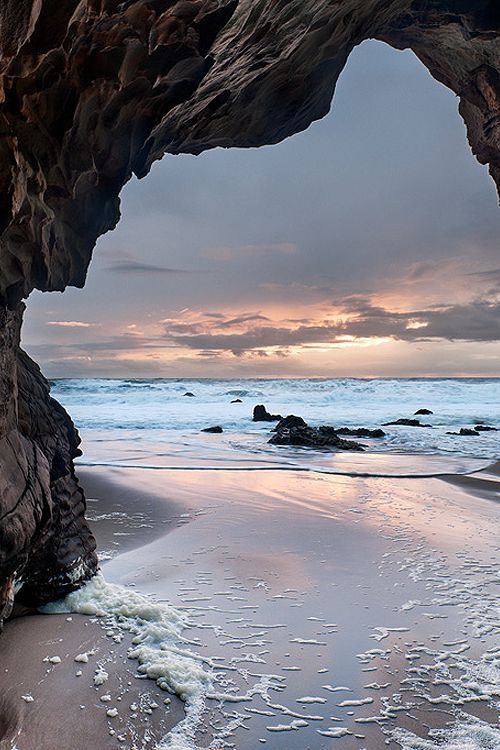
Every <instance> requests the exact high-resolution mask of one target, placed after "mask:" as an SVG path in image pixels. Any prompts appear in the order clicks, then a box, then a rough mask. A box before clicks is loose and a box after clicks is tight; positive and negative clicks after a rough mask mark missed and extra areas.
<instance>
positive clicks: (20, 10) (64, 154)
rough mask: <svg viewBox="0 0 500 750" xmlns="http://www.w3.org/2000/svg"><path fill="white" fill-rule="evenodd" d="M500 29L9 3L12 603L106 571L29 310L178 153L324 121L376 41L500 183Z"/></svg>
mask: <svg viewBox="0 0 500 750" xmlns="http://www.w3.org/2000/svg"><path fill="white" fill-rule="evenodd" d="M499 26H500V5H499V4H498V2H497V0H476V1H475V2H472V1H471V0H447V1H446V0H179V1H178V2H174V1H173V0H139V1H134V0H121V1H120V0H65V1H64V2H61V1H60V0H2V3H0V55H1V57H0V165H1V169H0V441H1V445H0V461H1V467H2V479H1V484H0V524H1V528H0V610H1V609H2V607H3V608H4V609H5V610H7V609H8V606H9V602H10V601H11V599H12V591H13V582H14V581H16V582H17V585H19V581H24V587H23V591H24V593H25V596H26V598H27V599H29V598H31V599H33V600H36V599H37V598H46V597H47V596H50V595H53V594H55V593H58V592H63V591H64V590H65V588H66V587H67V586H68V585H77V584H78V582H79V581H81V580H83V579H84V578H85V576H87V575H90V574H91V572H92V571H93V570H94V569H95V564H96V563H95V557H94V552H93V542H92V539H91V537H90V536H89V533H88V530H87V528H86V526H85V523H84V520H83V507H84V502H83V497H82V494H81V491H80V489H79V488H78V484H77V482H76V480H75V477H74V470H73V467H72V459H73V456H74V454H75V451H76V450H77V448H76V442H77V440H76V436H75V433H74V431H73V427H72V425H71V423H70V422H69V420H68V418H67V416H66V415H65V414H64V412H63V411H62V410H61V409H60V407H58V406H57V405H56V404H55V402H53V401H51V400H50V396H49V394H48V388H47V385H46V383H45V381H44V380H43V378H42V377H41V375H40V374H39V373H38V371H37V370H36V367H35V366H34V365H33V364H32V363H30V362H29V360H28V359H27V358H26V357H25V356H24V355H22V354H20V353H19V350H18V339H19V325H20V317H21V312H20V310H19V307H18V305H19V303H20V302H21V300H22V299H23V298H26V297H27V296H28V295H29V293H30V292H31V291H32V290H33V289H35V288H36V289H41V290H63V289H64V288H65V287H66V286H68V285H74V286H83V284H84V282H85V276H86V271H87V267H88V264H89V262H90V258H91V254H92V250H93V247H94V245H95V242H96V239H97V238H98V237H99V235H101V234H103V233H104V232H106V231H107V230H109V229H111V228H113V227H114V226H115V224H116V222H117V221H118V218H119V197H118V196H119V193H120V190H121V188H122V186H123V185H124V184H125V183H126V182H127V180H129V179H130V177H131V176H132V175H133V174H136V175H137V176H139V177H142V176H144V175H145V174H146V173H147V172H148V170H149V169H150V167H151V164H152V162H153V161H154V160H155V159H159V158H161V156H162V155H163V154H164V153H166V152H169V153H181V152H182V153H199V152H201V151H203V150H204V149H207V148H213V147H215V146H225V147H229V146H241V147H245V146H259V145H263V144H267V143H276V142H278V141H280V140H282V139H283V138H286V137H287V136H289V135H291V134H293V133H295V132H297V131H299V130H303V129H305V128H307V127H308V125H309V124H310V123H311V122H312V121H313V120H315V119H318V118H320V117H322V116H323V115H325V114H326V112H327V111H328V109H329V107H330V103H331V99H332V96H333V93H334V90H335V84H336V81H337V79H338V76H339V74H340V72H341V71H342V69H343V67H344V65H345V63H346V61H347V58H348V56H349V54H350V52H351V51H352V49H353V48H354V47H355V46H356V45H357V44H359V43H360V42H362V41H363V40H364V39H367V38H375V39H380V40H382V41H385V42H387V43H388V44H391V45H393V46H394V47H397V48H401V49H403V48H411V49H412V50H413V51H414V52H415V54H416V55H418V57H419V58H420V59H421V60H422V62H423V63H424V65H425V66H426V67H427V68H428V69H429V71H430V73H431V74H432V75H433V76H434V77H435V78H437V79H438V80H439V81H441V82H442V83H444V84H445V85H446V86H448V87H449V88H450V89H452V90H453V91H454V92H455V93H456V94H457V95H458V96H459V97H460V104H459V109H460V113H461V115H462V117H463V119H464V121H465V123H466V126H467V134H468V138H469V142H470V145H471V148H472V150H473V151H474V153H475V155H476V156H477V158H478V159H479V161H480V162H481V163H483V164H488V165H489V169H490V172H491V175H492V177H493V178H494V180H495V181H496V182H497V185H500V45H499V34H500V32H499ZM165 201H168V195H167V196H165ZM26 393H29V394H30V398H26V395H25V394H26ZM0 616H1V611H0Z"/></svg>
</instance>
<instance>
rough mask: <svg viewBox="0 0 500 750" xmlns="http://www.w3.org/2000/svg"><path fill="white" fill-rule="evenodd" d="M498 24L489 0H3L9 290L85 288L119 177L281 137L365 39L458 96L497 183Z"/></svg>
mask: <svg viewBox="0 0 500 750" xmlns="http://www.w3.org/2000/svg"><path fill="white" fill-rule="evenodd" d="M499 26H500V23H499V12H498V10H497V9H496V5H495V4H494V3H492V2H491V0H476V1H475V2H472V0H470V1H467V0H462V1H461V2H458V0H433V2H423V1H422V0H343V1H342V2H339V1H338V0H288V2H275V0H184V1H181V2H175V0H135V1H134V0H126V2H123V0H66V1H65V2H60V3H57V2H54V0H4V2H3V3H1V5H0V53H1V55H0V127H1V133H2V139H1V147H0V164H1V170H0V189H1V194H2V204H1V207H0V236H1V245H0V301H2V300H3V302H4V303H9V304H13V303H15V302H16V301H18V300H19V299H21V298H22V297H25V296H26V295H28V294H29V292H30V291H31V290H32V289H34V288H37V289H41V290H62V289H64V288H65V287H66V286H67V285H74V286H83V284H84V282H85V276H86V272H87V266H88V264H89V261H90V258H91V254H92V250H93V247H94V245H95V242H96V239H97V238H98V237H99V235H101V234H103V233H104V232H106V231H108V230H109V229H111V228H113V227H114V226H115V225H116V223H117V221H118V219H119V215H120V214H119V193H120V190H121V188H122V187H123V185H124V184H125V183H126V182H127V181H128V180H129V179H130V178H131V177H132V175H133V174H136V175H137V176H139V177H143V176H144V175H145V174H147V172H148V171H149V169H150V167H151V165H152V163H153V162H154V161H155V160H156V159H159V158H161V157H162V156H163V155H164V154H165V153H166V152H168V153H174V154H177V153H192V154H197V153H200V152H202V151H204V150H205V149H208V148H214V147H216V146H222V147H228V146H238V147H249V146H260V145H266V144H271V143H277V142H279V141H281V140H283V139H284V138H286V137H287V136H290V135H293V134H294V133H296V132H298V131H301V130H304V129H305V128H307V127H308V126H309V125H310V124H311V122H313V121H314V120H318V119H320V118H321V117H323V116H324V115H325V114H326V113H327V112H328V110H329V109H330V104H331V100H332V96H333V94H334V91H335V86H336V82H337V80H338V78H339V76H340V74H341V72H342V70H343V68H344V66H345V64H346V62H347V59H348V57H349V55H350V53H351V51H352V50H353V49H354V47H356V46H357V45H358V44H360V43H361V42H362V41H363V40H364V39H368V38H371V39H379V40H382V41H384V42H386V43H387V44H390V45H392V46H393V47H396V48H398V49H407V48H409V49H412V50H413V51H414V52H415V54H416V55H417V56H418V57H419V59H420V60H421V61H422V62H423V64H424V65H425V66H426V67H427V68H428V70H429V72H430V73H431V75H433V76H434V77H435V78H436V79H437V80H439V81H440V82H441V83H443V84H444V85H445V86H448V87H449V88H450V89H451V90H452V91H454V92H455V93H456V94H457V95H458V96H459V97H460V114H461V115H462V117H463V118H464V120H465V123H466V126H467V134H468V138H469V141H470V144H471V148H472V150H473V152H474V154H475V155H476V157H477V158H478V159H479V161H480V162H481V163H483V164H489V167H490V172H491V174H492V176H493V178H494V179H495V180H497V182H498V183H499V184H500V52H499V45H498V39H499V36H500V30H499ZM167 200H168V198H167Z"/></svg>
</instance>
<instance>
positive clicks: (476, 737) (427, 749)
mask: <svg viewBox="0 0 500 750" xmlns="http://www.w3.org/2000/svg"><path fill="white" fill-rule="evenodd" d="M389 736H390V737H391V739H393V740H394V741H395V742H398V743H399V744H400V745H401V748H402V750H498V748H499V747H500V731H499V730H498V729H496V728H495V727H492V726H491V725H489V724H484V723H483V722H481V721H472V720H471V721H467V722H464V723H458V724H457V725H456V726H454V727H453V728H451V729H435V730H431V732H430V737H431V739H422V738H420V737H417V736H416V735H414V734H412V732H408V731H407V730H405V729H400V728H398V729H394V730H392V731H391V732H390V733H389Z"/></svg>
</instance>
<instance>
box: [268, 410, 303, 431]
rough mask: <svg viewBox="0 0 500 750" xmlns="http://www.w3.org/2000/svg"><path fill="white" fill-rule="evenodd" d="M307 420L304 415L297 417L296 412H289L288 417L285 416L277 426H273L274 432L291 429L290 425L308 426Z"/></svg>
mask: <svg viewBox="0 0 500 750" xmlns="http://www.w3.org/2000/svg"><path fill="white" fill-rule="evenodd" d="M307 426H308V425H307V422H306V421H305V420H304V419H302V417H296V416H295V414H289V415H288V416H287V417H283V419H281V420H280V421H279V422H278V424H277V425H276V427H273V432H280V431H281V430H287V429H290V427H307Z"/></svg>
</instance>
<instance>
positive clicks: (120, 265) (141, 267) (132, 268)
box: [106, 260, 198, 274]
mask: <svg viewBox="0 0 500 750" xmlns="http://www.w3.org/2000/svg"><path fill="white" fill-rule="evenodd" d="M106 270H107V271H115V272H118V273H166V274H176V273H198V271H191V270H188V269H185V268H168V267H167V266H156V265H154V264H153V263H141V262H140V261H136V260H121V261H116V262H115V263H110V264H109V265H108V266H107V267H106Z"/></svg>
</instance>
